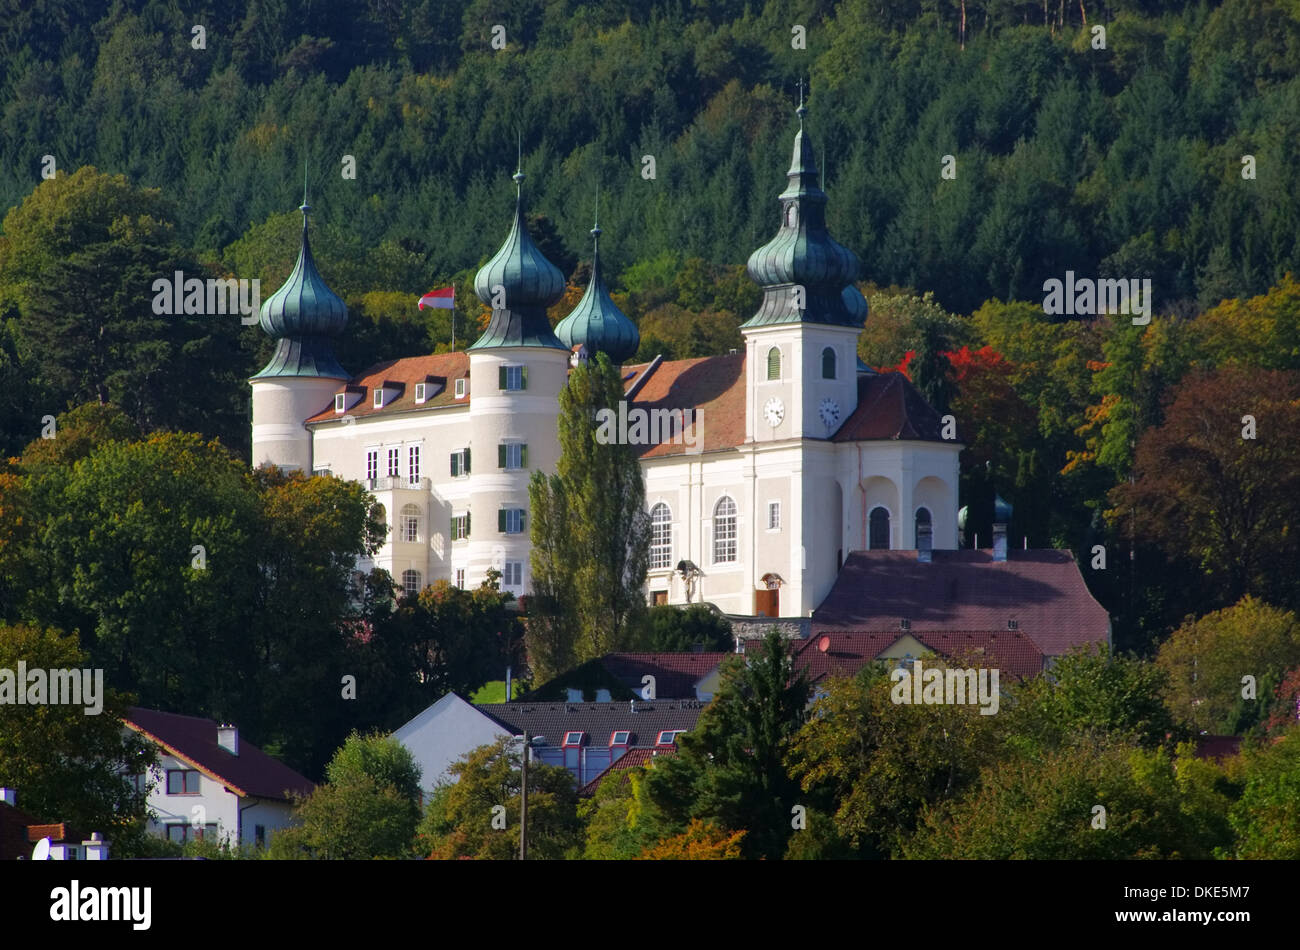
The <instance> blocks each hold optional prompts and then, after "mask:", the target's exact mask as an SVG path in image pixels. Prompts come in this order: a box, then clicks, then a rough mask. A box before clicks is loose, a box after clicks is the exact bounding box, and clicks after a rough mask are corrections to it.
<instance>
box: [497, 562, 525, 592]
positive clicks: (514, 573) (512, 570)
mask: <svg viewBox="0 0 1300 950" xmlns="http://www.w3.org/2000/svg"><path fill="white" fill-rule="evenodd" d="M523 583H524V562H523V561H506V564H505V569H504V570H503V571H502V572H501V584H502V586H503V587H522V586H523Z"/></svg>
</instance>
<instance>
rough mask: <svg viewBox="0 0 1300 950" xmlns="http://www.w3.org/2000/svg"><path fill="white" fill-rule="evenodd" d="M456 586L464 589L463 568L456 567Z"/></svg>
mask: <svg viewBox="0 0 1300 950" xmlns="http://www.w3.org/2000/svg"><path fill="white" fill-rule="evenodd" d="M456 586H457V587H459V588H460V589H461V590H464V589H465V568H463V567H458V568H456Z"/></svg>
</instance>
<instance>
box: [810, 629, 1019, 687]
mask: <svg viewBox="0 0 1300 950" xmlns="http://www.w3.org/2000/svg"><path fill="white" fill-rule="evenodd" d="M909 635H910V636H912V637H913V638H914V639H916V640H918V641H920V642H921V643H922V644H924V645H925V646H926V647H928V648H929V649H930V650H931V651H932V652H934V653H935V654H936V655H938V656H941V657H944V658H945V659H952V660H957V661H961V662H971V663H976V662H981V661H983V662H986V663H987V665H988V666H990V667H996V668H997V669H998V670H999V675H1000V676H1013V677H1017V678H1022V679H1023V678H1025V677H1029V676H1034V675H1036V674H1037V673H1039V672H1041V671H1042V669H1043V654H1042V653H1041V652H1040V651H1039V649H1038V648H1037V647H1035V646H1034V644H1033V642H1032V641H1031V640H1030V639H1029V638H1028V637H1026V636H1025V635H1024V634H1023V633H1020V632H1018V631H1002V632H997V633H994V632H969V633H966V632H962V633H934V632H932V633H923V634H919V635H918V634H917V633H916V631H915V630H895V631H892V632H875V633H843V632H839V633H823V634H817V635H814V636H813V637H812V639H810V640H804V641H802V642H800V643H798V644H796V648H795V659H794V663H795V669H796V670H803V671H804V672H805V673H807V675H808V679H809V681H810V682H812V683H817V682H819V681H820V680H823V679H826V678H828V677H831V676H853V675H854V674H855V673H857V672H858V671H859V670H860V669H862V668H863V667H864V666H866V665H867V664H868V663H870V662H871V661H872V660H874V659H875V658H876V657H878V656H879V655H880V654H881V653H883V652H884V651H885V650H887V649H889V648H890V647H891V646H893V645H894V644H895V643H896V642H897V641H898V640H899V639H901V638H902V637H906V636H909ZM823 645H825V647H826V649H825V650H823V649H822V646H823Z"/></svg>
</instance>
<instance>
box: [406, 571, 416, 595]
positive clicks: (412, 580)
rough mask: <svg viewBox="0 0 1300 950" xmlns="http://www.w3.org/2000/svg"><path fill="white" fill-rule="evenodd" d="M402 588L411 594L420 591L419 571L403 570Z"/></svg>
mask: <svg viewBox="0 0 1300 950" xmlns="http://www.w3.org/2000/svg"><path fill="white" fill-rule="evenodd" d="M402 590H403V591H405V592H406V593H408V594H411V595H415V594H418V593H419V592H420V572H419V571H414V570H412V571H402Z"/></svg>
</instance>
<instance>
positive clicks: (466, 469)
mask: <svg viewBox="0 0 1300 950" xmlns="http://www.w3.org/2000/svg"><path fill="white" fill-rule="evenodd" d="M461 470H462V471H463V472H464V473H465V474H466V475H468V474H469V449H466V450H465V458H464V461H462V462H461Z"/></svg>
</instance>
